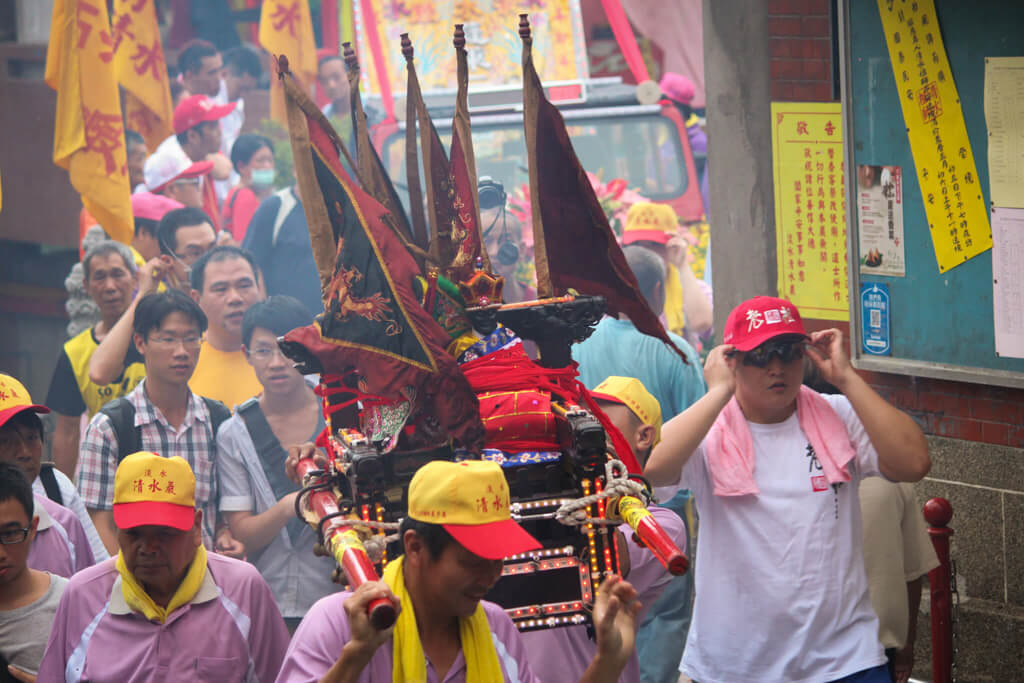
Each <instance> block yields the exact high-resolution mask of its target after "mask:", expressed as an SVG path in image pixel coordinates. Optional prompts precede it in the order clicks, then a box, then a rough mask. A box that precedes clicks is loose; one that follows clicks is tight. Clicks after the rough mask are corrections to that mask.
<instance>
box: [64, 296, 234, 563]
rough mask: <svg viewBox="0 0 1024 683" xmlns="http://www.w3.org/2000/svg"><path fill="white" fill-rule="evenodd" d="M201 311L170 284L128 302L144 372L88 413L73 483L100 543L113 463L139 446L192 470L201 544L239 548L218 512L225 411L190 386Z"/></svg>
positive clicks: (109, 537)
mask: <svg viewBox="0 0 1024 683" xmlns="http://www.w3.org/2000/svg"><path fill="white" fill-rule="evenodd" d="M206 325H207V320H206V315H205V314H204V313H203V311H202V310H201V309H200V308H199V306H198V305H197V304H196V303H195V302H194V301H193V300H192V299H191V298H189V297H188V296H186V295H185V294H184V293H182V292H180V291H178V290H176V289H169V290H167V291H166V292H159V293H154V294H148V295H146V296H144V297H143V298H142V299H141V300H140V301H139V303H138V306H137V307H136V309H135V316H134V324H133V328H134V342H135V346H136V347H137V348H138V350H139V353H141V354H142V357H143V359H144V360H145V365H146V378H145V379H144V380H143V381H142V382H140V383H139V385H138V386H137V387H135V389H134V390H133V391H132V392H131V393H129V394H128V395H127V396H125V397H124V398H122V399H119V400H118V401H116V402H112V403H110V404H107V405H106V406H104V407H103V409H102V410H100V412H99V413H97V414H96V416H95V417H94V418H93V419H92V421H91V422H90V423H89V426H88V427H87V428H86V430H85V436H84V437H83V439H82V449H81V457H80V462H79V471H78V488H79V491H80V492H81V494H82V498H83V499H84V500H85V505H86V507H87V508H88V509H89V514H90V515H92V519H93V522H94V523H95V524H96V529H97V531H99V533H100V537H101V538H102V539H103V543H104V545H106V547H107V550H108V551H109V552H110V553H111V554H112V555H116V554H117V550H118V545H117V530H116V528H115V526H114V516H113V513H112V511H111V510H112V506H113V500H114V487H113V482H114V472H115V471H116V470H117V466H118V463H120V461H121V460H123V459H124V457H126V456H127V455H129V454H131V453H133V452H135V451H138V450H150V451H154V452H157V453H159V454H160V455H162V456H164V457H167V458H170V457H172V456H180V457H182V458H184V459H185V460H186V461H187V462H188V464H189V466H190V467H191V468H192V470H193V472H195V475H196V504H197V506H199V507H200V508H201V509H202V510H203V540H204V543H205V544H206V545H207V547H210V548H215V549H217V550H218V551H220V552H225V553H233V554H237V553H240V552H241V551H242V548H241V546H240V544H238V543H237V542H236V541H235V540H234V539H233V538H232V537H231V534H230V531H229V530H228V529H227V528H226V527H224V528H222V529H219V530H218V531H217V533H216V534H215V532H214V520H216V518H217V515H216V513H217V506H216V495H217V481H216V471H215V465H216V452H217V450H216V449H217V447H216V442H215V437H216V433H217V426H218V424H219V422H220V421H223V420H224V419H226V418H227V416H228V415H229V414H230V411H228V409H227V408H225V406H223V405H222V404H219V403H217V402H216V401H209V400H204V399H202V398H200V397H199V396H197V395H196V394H194V393H193V392H192V391H190V390H189V386H188V382H189V379H191V377H192V372H193V371H194V370H195V367H196V361H197V360H198V358H199V346H200V342H201V340H202V334H203V332H204V331H205V330H206Z"/></svg>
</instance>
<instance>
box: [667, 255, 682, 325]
mask: <svg viewBox="0 0 1024 683" xmlns="http://www.w3.org/2000/svg"><path fill="white" fill-rule="evenodd" d="M665 322H666V323H667V325H666V327H668V331H669V332H675V333H676V334H680V335H681V334H682V333H683V328H684V327H686V319H685V318H684V317H683V283H682V281H680V279H679V270H678V269H677V268H676V267H675V266H674V265H672V264H669V266H668V275H667V276H666V277H665Z"/></svg>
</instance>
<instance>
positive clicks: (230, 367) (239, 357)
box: [188, 339, 263, 410]
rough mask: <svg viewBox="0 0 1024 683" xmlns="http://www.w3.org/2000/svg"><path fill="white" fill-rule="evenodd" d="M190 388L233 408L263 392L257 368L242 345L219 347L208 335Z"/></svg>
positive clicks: (200, 350)
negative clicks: (228, 349)
mask: <svg viewBox="0 0 1024 683" xmlns="http://www.w3.org/2000/svg"><path fill="white" fill-rule="evenodd" d="M188 388H189V389H191V390H192V393H194V394H198V395H199V396H206V397H207V398H214V399H217V400H218V401H221V402H222V403H224V405H226V406H227V407H228V408H231V409H232V410H234V408H235V406H237V405H239V404H240V403H244V402H245V401H248V400H249V399H250V398H252V397H253V396H256V395H257V394H260V393H262V392H263V387H262V385H260V382H259V380H258V379H256V372H255V371H254V370H253V369H252V366H251V365H249V361H247V360H246V359H245V353H244V352H243V351H242V350H241V349H239V350H238V351H218V350H217V349H215V348H213V347H212V346H211V345H210V342H208V341H206V340H205V339H204V340H203V345H202V346H201V347H200V349H199V362H198V363H196V370H195V372H193V373H192V379H191V380H189V383H188Z"/></svg>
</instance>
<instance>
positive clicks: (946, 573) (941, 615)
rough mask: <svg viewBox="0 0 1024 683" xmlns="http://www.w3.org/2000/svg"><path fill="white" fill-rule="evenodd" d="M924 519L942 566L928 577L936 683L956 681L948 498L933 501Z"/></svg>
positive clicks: (951, 508)
mask: <svg viewBox="0 0 1024 683" xmlns="http://www.w3.org/2000/svg"><path fill="white" fill-rule="evenodd" d="M924 518H925V519H926V520H927V521H928V524H929V525H930V526H929V528H928V535H929V536H931V539H932V545H933V546H935V554H936V555H937V556H938V558H939V566H938V567H936V568H935V569H933V570H932V571H931V572H929V574H928V584H929V586H930V587H931V616H932V677H933V680H934V683H951V681H952V680H953V614H952V613H953V596H952V583H951V579H952V570H951V567H950V560H949V537H950V536H952V535H953V530H952V529H950V528H949V527H947V526H946V525H947V524H949V521H950V520H951V519H953V506H952V505H950V504H949V501H948V500H946V499H945V498H932V499H931V500H929V501H928V502H927V503H925V504H924Z"/></svg>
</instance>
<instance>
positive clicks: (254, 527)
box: [217, 295, 339, 632]
mask: <svg viewBox="0 0 1024 683" xmlns="http://www.w3.org/2000/svg"><path fill="white" fill-rule="evenodd" d="M312 322H313V315H312V314H311V313H310V312H309V311H308V310H307V309H306V308H305V307H304V306H303V305H302V304H301V303H300V302H299V301H298V300H297V299H294V298H292V297H290V296H283V295H282V296H272V297H270V298H268V299H267V300H266V301H262V302H260V303H257V304H253V305H252V307H251V308H250V309H249V310H248V311H246V313H245V317H244V318H243V320H242V343H243V345H244V349H245V355H246V358H248V359H249V363H250V364H251V365H252V368H253V370H255V372H256V377H257V378H258V379H259V381H260V384H261V385H262V386H263V393H262V395H261V396H259V397H258V398H251V399H249V400H248V401H246V402H245V403H243V404H241V405H240V406H238V410H237V411H236V413H235V415H234V416H233V417H232V418H231V419H230V420H228V421H227V422H225V423H224V426H223V427H221V429H220V431H219V432H218V433H217V453H218V458H219V460H218V462H217V483H218V486H219V490H220V503H219V505H220V511H221V514H223V515H224V516H225V518H226V520H227V523H228V526H230V527H231V533H232V534H234V536H235V537H236V538H237V539H238V540H240V541H242V542H243V543H244V544H245V547H246V550H247V551H248V553H249V554H248V559H249V561H250V562H252V563H253V564H255V565H256V568H257V569H259V570H260V573H261V574H262V575H263V578H264V579H266V580H267V583H269V584H270V588H271V590H272V591H273V592H274V598H275V599H276V600H277V605H278V607H279V608H280V609H281V614H282V615H283V616H284V620H285V623H286V624H287V625H288V629H289V631H292V632H294V630H295V628H296V627H297V626H298V624H299V622H300V621H301V620H302V617H303V616H305V614H306V612H308V611H309V609H310V608H311V607H312V606H313V604H314V603H315V602H316V601H317V600H319V599H320V598H322V597H324V596H325V595H328V594H329V593H334V592H336V591H337V590H339V586H338V585H337V584H335V583H334V582H333V581H331V571H332V569H333V561H332V560H331V559H330V558H327V557H318V556H316V555H315V554H314V553H313V547H314V545H315V544H316V533H315V532H314V531H313V529H312V528H311V527H310V526H309V525H308V524H305V523H303V522H302V520H300V519H298V518H296V517H295V497H296V495H298V494H297V492H298V490H299V486H298V485H297V484H295V483H294V482H292V481H291V480H290V479H289V478H288V476H287V475H286V474H285V467H284V465H285V461H286V460H287V457H288V449H289V447H291V446H297V445H299V444H303V443H306V442H310V441H315V440H316V437H317V436H318V435H319V434H320V432H321V431H323V428H324V419H323V414H322V412H321V410H320V401H319V399H318V398H317V396H316V394H314V393H313V389H312V387H311V386H310V385H309V384H308V383H307V382H306V380H305V378H303V376H302V375H300V374H299V372H298V370H296V369H295V368H294V366H293V363H292V362H291V361H290V360H289V359H287V358H285V356H284V355H283V354H282V353H281V350H280V349H279V348H278V346H277V338H278V337H281V336H284V335H285V334H287V333H288V332H290V331H291V330H293V329H295V328H296V327H303V326H305V325H309V324H311V323H312Z"/></svg>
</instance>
